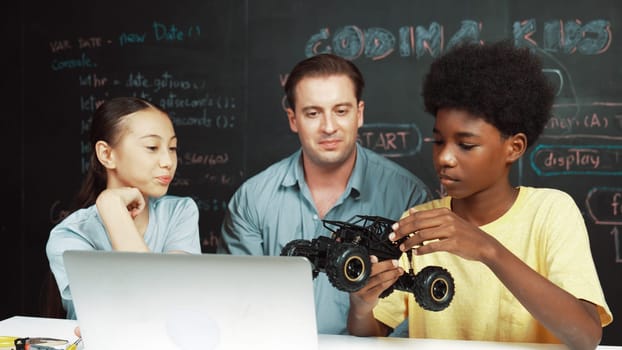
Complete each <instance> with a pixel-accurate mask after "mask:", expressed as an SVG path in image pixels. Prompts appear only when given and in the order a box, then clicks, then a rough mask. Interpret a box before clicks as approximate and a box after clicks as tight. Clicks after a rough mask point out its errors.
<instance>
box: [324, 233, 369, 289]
mask: <svg viewBox="0 0 622 350" xmlns="http://www.w3.org/2000/svg"><path fill="white" fill-rule="evenodd" d="M328 261H329V262H330V263H329V264H328V265H327V266H326V274H327V275H328V280H329V281H330V282H331V283H332V285H333V286H334V287H335V288H337V289H339V290H342V291H345V292H356V291H357V290H359V289H361V288H363V286H364V285H365V283H366V282H367V279H368V278H369V275H370V273H371V261H370V260H369V254H368V253H367V249H366V248H365V247H362V246H359V245H354V244H346V243H344V244H339V245H336V246H335V247H334V248H333V249H332V251H331V252H330V253H329V257H328Z"/></svg>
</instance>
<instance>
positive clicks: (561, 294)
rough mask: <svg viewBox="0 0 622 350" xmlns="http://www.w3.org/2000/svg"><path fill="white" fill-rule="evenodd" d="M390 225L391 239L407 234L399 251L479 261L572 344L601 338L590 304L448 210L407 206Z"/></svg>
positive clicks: (591, 342) (590, 343)
mask: <svg viewBox="0 0 622 350" xmlns="http://www.w3.org/2000/svg"><path fill="white" fill-rule="evenodd" d="M393 230H394V233H393V234H392V235H391V236H390V238H391V239H393V240H397V239H400V238H401V237H404V236H410V238H409V239H408V240H407V241H405V242H404V243H403V245H402V247H401V249H402V250H404V251H405V250H407V249H411V248H414V254H416V255H422V254H428V253H432V252H437V251H445V252H449V253H452V254H455V255H458V256H460V257H462V258H464V259H467V260H473V261H480V262H482V263H484V264H485V265H486V266H488V268H490V270H491V271H492V272H493V273H494V274H495V275H496V276H497V277H498V278H499V280H500V281H501V283H503V284H504V285H505V286H506V287H507V288H508V290H510V292H511V293H512V294H513V295H514V296H515V297H516V298H517V299H518V300H519V301H520V303H521V304H522V305H523V306H524V307H525V308H526V309H527V310H528V311H529V312H530V313H531V314H532V315H533V317H534V318H535V319H537V320H538V321H539V322H540V323H542V325H544V326H545V327H546V328H547V329H548V330H549V331H551V332H552V333H553V334H554V335H555V336H556V337H557V338H558V339H560V340H561V341H562V342H563V343H564V344H566V345H567V346H569V347H570V348H571V349H594V348H595V347H596V346H597V344H598V343H599V342H600V338H601V336H602V327H601V323H600V318H599V316H598V312H597V310H596V307H595V306H594V305H592V304H590V303H588V302H585V301H582V300H579V299H577V298H576V297H574V296H573V295H572V294H570V293H568V292H567V291H565V290H563V289H562V288H560V287H558V286H557V285H555V284H554V283H552V282H551V281H549V280H548V279H546V278H545V277H543V276H542V275H540V274H539V273H537V272H536V271H534V270H533V269H532V268H531V267H529V266H528V265H527V264H525V263H524V262H523V261H522V260H520V259H519V258H518V257H517V256H516V255H514V254H513V253H512V252H510V251H509V250H508V249H507V248H506V247H504V246H503V245H502V244H501V243H500V242H499V241H497V240H496V239H495V238H494V237H492V236H491V235H489V234H487V233H486V232H484V231H482V230H480V229H479V228H478V227H476V226H474V225H473V224H471V223H469V222H467V221H466V220H464V219H462V218H460V217H459V216H457V215H456V214H455V213H453V212H452V211H451V210H449V209H447V208H440V209H431V210H426V211H415V210H412V209H411V210H410V215H409V216H407V217H405V218H403V219H402V220H400V221H399V222H398V223H397V224H395V225H394V226H393ZM412 233H414V234H412ZM423 242H426V243H425V245H422V243H423Z"/></svg>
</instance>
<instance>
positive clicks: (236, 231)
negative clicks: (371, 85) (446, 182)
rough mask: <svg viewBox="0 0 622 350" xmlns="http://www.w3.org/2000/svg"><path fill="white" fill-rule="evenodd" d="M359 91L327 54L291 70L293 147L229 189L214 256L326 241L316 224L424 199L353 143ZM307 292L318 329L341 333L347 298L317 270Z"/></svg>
mask: <svg viewBox="0 0 622 350" xmlns="http://www.w3.org/2000/svg"><path fill="white" fill-rule="evenodd" d="M363 87H364V80H363V77H362V75H361V73H360V71H359V70H358V68H357V67H356V66H355V65H354V64H353V63H352V62H350V61H348V60H346V59H343V58H341V57H338V56H335V55H331V54H322V55H318V56H314V57H311V58H308V59H305V60H303V61H301V62H299V63H298V64H297V65H296V66H295V67H294V69H293V70H292V72H291V73H290V74H289V77H288V80H287V83H286V84H285V93H286V95H287V102H288V104H289V108H288V109H287V117H288V120H289V126H290V129H291V130H292V131H293V132H295V133H297V134H298V136H299V139H300V143H301V149H300V150H298V151H297V152H295V153H294V154H292V155H291V156H289V157H287V158H285V159H283V160H281V161H279V162H277V163H275V164H273V165H271V166H270V167H268V168H267V169H266V170H264V171H262V172H261V173H259V174H257V175H255V176H254V177H252V178H250V179H248V180H247V181H246V182H245V183H244V184H242V186H240V188H239V189H238V190H237V191H236V193H235V194H234V195H233V198H232V199H231V201H230V202H229V206H228V210H227V213H226V215H225V219H224V222H223V225H222V235H223V241H224V246H223V247H221V249H220V251H221V252H228V253H231V254H250V255H280V253H281V249H282V248H283V246H285V244H287V243H288V242H290V241H292V240H294V239H307V240H311V239H313V238H316V237H318V236H320V235H325V236H330V233H331V232H329V231H328V230H327V229H326V228H325V227H324V226H323V225H322V220H323V219H326V220H340V221H350V220H352V219H354V218H355V216H356V215H378V216H383V217H386V218H391V219H395V220H397V219H399V218H400V216H401V215H402V213H403V212H404V211H405V210H406V209H408V208H410V207H412V206H414V205H415V204H418V203H423V202H425V201H427V200H428V199H430V193H429V190H428V188H427V187H426V186H425V185H424V184H423V182H421V180H419V179H418V178H417V177H416V176H414V175H413V174H412V173H411V172H409V171H408V170H406V169H404V168H402V167H400V166H399V165H397V164H396V163H394V162H392V161H390V160H388V159H386V158H384V157H382V156H380V155H377V154H375V153H374V152H372V151H370V150H368V149H366V148H363V147H362V146H360V145H359V144H358V143H357V135H358V128H359V127H360V126H361V125H363V110H364V108H365V103H364V102H363V100H362V99H361V96H362V93H363ZM283 283H287V281H283ZM314 288H315V305H316V312H317V323H318V331H319V332H320V333H328V334H345V333H347V329H346V321H347V315H348V309H349V295H348V293H346V292H342V291H339V290H338V289H336V288H334V287H333V286H332V285H331V284H330V282H329V281H328V279H327V277H326V274H324V273H320V274H319V275H318V277H317V278H316V279H315V281H314Z"/></svg>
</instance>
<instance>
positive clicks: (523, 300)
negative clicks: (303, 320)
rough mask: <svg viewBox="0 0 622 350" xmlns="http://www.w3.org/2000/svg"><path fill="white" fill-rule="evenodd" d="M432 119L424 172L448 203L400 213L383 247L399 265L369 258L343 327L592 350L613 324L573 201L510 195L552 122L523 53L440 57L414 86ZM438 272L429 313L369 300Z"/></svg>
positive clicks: (549, 192)
mask: <svg viewBox="0 0 622 350" xmlns="http://www.w3.org/2000/svg"><path fill="white" fill-rule="evenodd" d="M423 97H424V102H425V108H426V111H427V112H429V113H430V114H432V115H433V116H434V118H435V122H434V128H433V130H432V132H433V135H434V146H433V162H434V168H435V170H436V172H437V174H438V177H439V179H440V183H441V184H442V186H443V187H444V189H445V190H446V193H447V196H445V197H443V198H440V199H436V200H433V201H430V202H427V203H425V204H421V205H418V206H415V207H413V208H411V209H409V210H408V211H407V212H406V213H404V215H403V216H402V219H401V220H400V221H398V222H397V223H396V224H395V225H394V226H393V231H394V232H393V233H392V234H391V236H390V238H391V239H392V240H399V239H401V238H403V237H408V239H407V240H406V241H404V242H403V243H402V244H401V246H400V248H401V249H402V251H408V250H412V252H413V259H412V266H411V265H410V263H409V262H408V259H406V258H405V254H404V256H403V258H402V259H401V260H400V261H399V262H398V261H391V260H386V261H382V262H377V259H375V257H373V258H372V261H373V262H374V263H373V264H372V277H371V278H370V279H369V282H368V284H367V285H366V286H365V287H364V288H363V289H361V290H360V291H358V292H355V293H352V294H351V295H350V312H349V315H348V329H349V331H350V332H351V333H352V334H354V335H359V336H386V335H387V334H388V333H389V331H390V330H391V328H395V327H396V326H398V325H399V324H400V323H401V322H402V321H403V320H404V319H405V318H406V317H408V329H409V335H410V337H415V338H443V339H464V340H481V341H500V342H534V343H563V344H566V345H567V346H568V347H569V348H572V349H594V348H595V347H596V346H597V344H598V343H599V342H600V339H601V336H602V327H604V326H606V325H607V324H609V323H611V321H612V319H613V317H612V314H611V311H610V310H609V307H608V306H607V304H606V302H605V298H604V295H603V292H602V288H601V286H600V282H599V279H598V275H597V273H596V269H595V266H594V262H593V260H592V255H591V252H590V245H589V240H588V233H587V229H586V226H585V222H584V221H583V217H582V215H581V212H580V211H579V209H578V207H577V205H576V204H575V202H574V200H573V199H572V198H571V197H570V196H569V195H568V194H566V193H564V192H562V191H559V190H555V189H549V188H533V187H527V186H519V187H515V186H512V185H511V184H510V180H509V173H510V168H511V166H512V164H514V163H515V162H516V161H517V160H518V159H519V158H520V157H521V156H522V155H523V154H525V152H526V150H527V148H528V147H529V146H531V145H533V144H534V143H535V142H536V140H537V139H538V136H539V135H540V134H541V133H542V131H543V129H544V125H545V124H546V123H547V120H548V118H549V117H550V115H551V108H552V104H553V99H554V93H553V90H552V87H551V86H550V84H549V83H548V82H547V80H546V77H545V76H544V74H543V73H542V66H541V63H540V61H539V60H538V59H537V57H536V56H534V55H533V54H532V53H531V52H530V51H529V50H528V49H526V48H522V49H519V48H516V47H514V46H513V45H512V44H511V43H510V42H507V41H502V42H499V43H495V44H490V45H479V44H464V45H461V46H459V47H457V48H455V49H453V50H451V51H449V52H448V53H446V54H445V55H443V56H441V57H439V58H438V59H437V60H436V61H435V62H433V64H432V65H431V67H430V71H429V73H428V74H427V76H426V78H425V81H424V84H423ZM428 265H439V266H443V267H445V268H446V269H447V270H448V271H450V273H451V274H452V276H453V278H454V281H455V296H454V298H453V300H452V302H451V304H450V305H449V307H448V308H447V309H445V310H443V311H440V312H430V311H425V310H423V309H421V308H420V307H419V306H418V305H417V303H416V302H415V300H414V298H413V295H412V294H411V293H405V292H393V293H392V294H391V295H389V296H388V297H386V298H383V299H379V295H380V293H381V292H382V291H383V290H385V289H386V288H387V287H389V286H391V285H392V284H393V283H394V282H395V281H396V279H397V278H398V277H399V276H400V275H401V274H403V273H404V270H407V269H409V268H411V267H412V268H413V270H414V271H415V272H416V271H418V270H421V269H422V268H423V267H425V266H428Z"/></svg>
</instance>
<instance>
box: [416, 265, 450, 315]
mask: <svg viewBox="0 0 622 350" xmlns="http://www.w3.org/2000/svg"><path fill="white" fill-rule="evenodd" d="M415 278H416V283H415V286H414V289H415V290H414V294H415V300H416V301H417V303H418V304H419V306H421V307H422V308H423V309H425V310H429V311H441V310H444V309H445V308H447V307H448V306H449V303H451V300H452V299H453V298H454V292H455V289H454V279H453V277H452V276H451V274H450V273H449V272H448V271H447V270H445V269H444V268H442V267H440V266H426V267H425V268H423V269H422V270H421V271H420V272H419V273H418V274H417V276H416V277H415Z"/></svg>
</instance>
